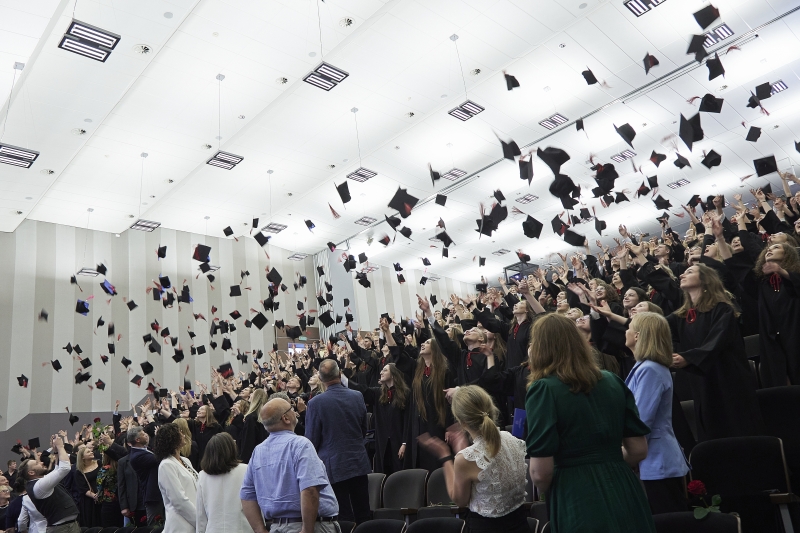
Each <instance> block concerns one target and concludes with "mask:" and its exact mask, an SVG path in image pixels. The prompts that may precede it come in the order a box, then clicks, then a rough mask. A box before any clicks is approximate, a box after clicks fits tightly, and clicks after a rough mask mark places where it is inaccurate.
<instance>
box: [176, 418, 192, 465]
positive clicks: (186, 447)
mask: <svg viewBox="0 0 800 533" xmlns="http://www.w3.org/2000/svg"><path fill="white" fill-rule="evenodd" d="M172 423H173V424H175V425H176V426H178V429H180V430H181V433H183V436H184V437H186V440H184V441H183V446H181V448H180V450H179V451H180V454H181V455H182V456H184V457H189V456H190V455H191V454H192V431H191V430H190V429H189V423H188V422H187V421H186V419H184V418H176V419H175V420H174V421H173V422H172Z"/></svg>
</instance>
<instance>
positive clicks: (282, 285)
mask: <svg viewBox="0 0 800 533" xmlns="http://www.w3.org/2000/svg"><path fill="white" fill-rule="evenodd" d="M288 290H289V287H287V286H286V284H285V283H281V291H283V292H286V291H288Z"/></svg>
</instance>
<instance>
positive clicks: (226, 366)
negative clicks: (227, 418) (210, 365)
mask: <svg viewBox="0 0 800 533" xmlns="http://www.w3.org/2000/svg"><path fill="white" fill-rule="evenodd" d="M217 372H219V373H220V375H222V377H224V378H229V377H231V376H232V375H233V367H232V366H231V364H230V363H222V364H221V365H219V368H217ZM226 408H227V405H226V407H225V408H224V409H226ZM224 409H223V410H224Z"/></svg>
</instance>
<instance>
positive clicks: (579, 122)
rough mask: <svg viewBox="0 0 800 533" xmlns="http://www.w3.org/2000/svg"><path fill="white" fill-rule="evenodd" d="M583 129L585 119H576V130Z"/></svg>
mask: <svg viewBox="0 0 800 533" xmlns="http://www.w3.org/2000/svg"><path fill="white" fill-rule="evenodd" d="M582 129H583V119H582V118H579V119H578V120H576V121H575V130H576V131H581V130H582Z"/></svg>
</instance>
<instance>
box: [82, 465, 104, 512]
mask: <svg viewBox="0 0 800 533" xmlns="http://www.w3.org/2000/svg"><path fill="white" fill-rule="evenodd" d="M98 468H102V467H98ZM81 475H82V476H83V479H85V480H86V486H87V487H89V490H92V484H91V483H89V478H87V477H86V473H85V472H81ZM94 488H95V489H97V487H94ZM92 492H94V491H92ZM95 494H98V495H99V494H100V492H96V493H95ZM94 504H95V505H100V502H99V501H97V498H95V499H94Z"/></svg>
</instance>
